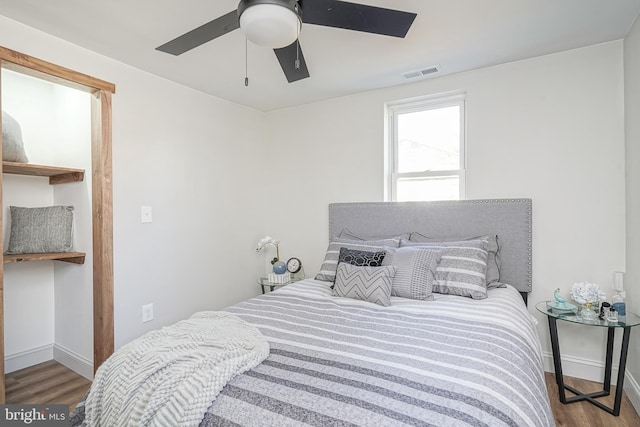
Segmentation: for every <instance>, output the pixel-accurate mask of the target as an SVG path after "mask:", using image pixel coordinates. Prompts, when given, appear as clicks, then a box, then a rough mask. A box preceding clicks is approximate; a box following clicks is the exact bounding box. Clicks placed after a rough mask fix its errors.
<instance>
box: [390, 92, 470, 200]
mask: <svg viewBox="0 0 640 427" xmlns="http://www.w3.org/2000/svg"><path fill="white" fill-rule="evenodd" d="M465 101H466V94H465V93H464V92H456V93H448V94H441V95H434V96H428V97H421V98H414V99H411V100H404V101H398V102H392V103H387V104H386V105H385V111H386V114H385V115H386V120H385V125H386V126H385V127H386V137H385V168H384V169H385V170H384V176H385V178H384V193H385V194H384V197H385V201H393V202H395V201H397V183H398V180H399V179H401V178H426V177H443V178H444V177H451V176H457V177H458V178H459V184H460V187H459V197H460V200H464V199H465V198H466V157H467V156H466V141H467V138H466V108H465V107H466V106H465ZM453 106H459V107H460V169H453V170H443V171H424V172H405V173H399V172H397V170H398V115H399V114H404V113H413V112H418V111H424V110H434V109H438V108H445V107H453Z"/></svg>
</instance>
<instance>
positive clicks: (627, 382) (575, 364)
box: [542, 352, 640, 414]
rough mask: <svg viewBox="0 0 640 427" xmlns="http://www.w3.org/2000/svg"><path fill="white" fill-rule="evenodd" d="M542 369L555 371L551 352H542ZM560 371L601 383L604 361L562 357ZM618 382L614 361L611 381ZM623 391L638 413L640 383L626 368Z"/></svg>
mask: <svg viewBox="0 0 640 427" xmlns="http://www.w3.org/2000/svg"><path fill="white" fill-rule="evenodd" d="M542 356H543V357H544V370H545V371H547V372H555V369H554V367H553V354H552V353H549V352H543V353H542ZM562 373H563V374H564V375H566V376H569V377H576V378H582V379H585V380H589V381H596V382H599V383H602V381H603V379H604V362H600V361H596V360H591V359H583V358H581V357H571V356H563V357H562ZM617 382H618V364H617V363H614V364H613V365H612V367H611V383H612V384H613V385H616V383H617ZM624 392H625V393H626V394H627V397H628V398H629V400H630V401H631V404H632V405H633V407H634V408H635V410H636V412H637V413H639V414H640V385H638V382H637V381H636V379H635V378H634V377H633V375H631V373H630V372H629V371H628V370H627V371H626V372H625V376H624Z"/></svg>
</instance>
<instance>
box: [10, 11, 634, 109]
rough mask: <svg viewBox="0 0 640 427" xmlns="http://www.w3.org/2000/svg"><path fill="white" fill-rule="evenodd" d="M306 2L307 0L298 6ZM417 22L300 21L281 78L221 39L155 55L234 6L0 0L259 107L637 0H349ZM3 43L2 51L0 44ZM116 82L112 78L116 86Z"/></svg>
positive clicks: (619, 22)
mask: <svg viewBox="0 0 640 427" xmlns="http://www.w3.org/2000/svg"><path fill="white" fill-rule="evenodd" d="M306 1H313V0H306ZM354 2H358V3H363V4H368V5H372V6H379V7H386V8H390V9H399V10H404V11H408V12H414V13H417V14H418V16H417V18H416V20H415V21H414V23H413V26H412V27H411V29H410V30H409V33H408V34H407V37H406V38H404V39H398V38H394V37H385V36H379V35H374V34H366V33H360V32H355V31H348V30H341V29H336V28H329V27H321V26H316V25H308V24H305V25H303V27H302V32H301V34H300V43H301V46H302V49H303V51H304V55H305V59H306V62H307V66H308V67H309V73H310V74H311V77H310V78H308V79H304V80H300V81H298V82H295V83H291V84H289V83H287V81H286V79H285V77H284V74H283V73H282V70H281V68H280V65H279V64H278V61H277V59H276V56H275V54H274V53H273V51H272V50H270V49H265V48H260V47H258V46H255V45H252V44H251V43H249V51H248V58H249V63H248V67H249V80H250V84H249V87H245V86H244V72H245V39H244V37H243V35H242V32H241V31H240V30H236V31H233V32H231V33H228V34H226V35H224V36H222V37H220V38H218V39H215V40H213V41H211V42H209V43H207V44H205V45H202V46H200V47H198V48H195V49H193V50H191V51H189V52H187V53H184V54H183V55H180V56H173V55H168V54H166V53H162V52H159V51H156V50H155V48H156V47H157V46H159V45H161V44H163V43H165V42H167V41H169V40H171V39H173V38H175V37H177V36H179V35H181V34H183V33H185V32H187V31H189V30H191V29H193V28H195V27H197V26H200V25H202V24H204V23H206V22H208V21H210V20H212V19H214V18H216V17H218V16H220V15H223V14H225V13H227V12H230V11H232V10H234V9H235V8H236V7H237V0H183V1H176V0H109V1H97V0H47V1H42V0H0V14H1V15H4V16H6V17H8V18H11V19H14V20H16V21H19V22H22V23H24V24H26V25H29V26H31V27H34V28H37V29H39V30H42V31H45V32H47V33H50V34H52V35H55V36H57V37H60V38H62V39H65V40H67V41H70V42H72V43H74V44H77V45H79V46H82V47H85V48H88V49H90V50H93V51H95V52H98V53H101V54H103V55H106V56H108V57H111V58H114V59H117V60H119V61H122V62H124V63H127V64H130V65H132V66H134V67H137V68H140V69H142V70H146V71H148V72H151V73H153V74H156V75H159V76H162V77H165V78H167V79H169V80H173V81H175V82H179V83H181V84H184V85H185V86H189V87H192V88H194V89H197V90H200V91H202V92H206V93H209V94H211V95H215V96H217V97H220V98H223V99H227V100H229V101H233V102H236V103H239V104H243V105H247V106H250V107H253V108H256V109H258V110H262V111H270V110H275V109H281V108H287V107H292V106H296V105H301V104H306V103H310V102H315V101H319V100H323V99H328V98H333V97H339V96H344V95H348V94H352V93H357V92H362V91H366V90H371V89H377V88H381V87H388V86H393V85H399V84H403V83H407V82H412V81H415V80H406V79H405V78H404V77H403V76H402V75H401V73H403V72H406V71H411V70H416V69H421V68H425V67H428V66H432V65H436V64H437V65H438V66H439V67H440V72H439V73H437V74H433V75H431V78H432V77H434V76H442V75H446V74H451V73H456V72H460V71H465V70H470V69H475V68H480V67H486V66H490V65H495V64H501V63H505V62H510V61H514V60H519V59H524V58H530V57H534V56H539V55H545V54H549V53H554V52H560V51H564V50H568V49H573V48H578V47H582V46H588V45H592V44H597V43H602V42H607V41H611V40H617V39H621V38H624V36H625V34H626V33H627V31H628V30H629V28H630V27H631V25H632V24H633V22H634V20H635V19H636V17H637V16H638V13H639V12H640V0H359V1H354ZM7 47H9V48H10V47H11V46H7ZM116 83H117V82H116Z"/></svg>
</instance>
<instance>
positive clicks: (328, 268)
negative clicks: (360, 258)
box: [315, 237, 400, 283]
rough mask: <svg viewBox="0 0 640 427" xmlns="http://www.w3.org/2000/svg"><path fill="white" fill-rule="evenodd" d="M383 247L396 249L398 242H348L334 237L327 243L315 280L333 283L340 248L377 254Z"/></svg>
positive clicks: (387, 240) (385, 240) (388, 240)
mask: <svg viewBox="0 0 640 427" xmlns="http://www.w3.org/2000/svg"><path fill="white" fill-rule="evenodd" d="M384 246H391V247H394V248H397V247H398V246H400V241H399V240H395V239H384V240H348V239H341V238H339V237H334V238H333V239H332V240H331V243H329V247H328V248H327V252H326V254H325V256H324V262H323V263H322V266H321V267H320V271H319V272H318V274H316V277H315V278H316V280H322V281H324V282H332V283H333V282H335V280H336V268H337V267H338V257H339V255H340V248H347V249H356V250H359V251H368V252H379V251H381V250H382V248H383V247H384Z"/></svg>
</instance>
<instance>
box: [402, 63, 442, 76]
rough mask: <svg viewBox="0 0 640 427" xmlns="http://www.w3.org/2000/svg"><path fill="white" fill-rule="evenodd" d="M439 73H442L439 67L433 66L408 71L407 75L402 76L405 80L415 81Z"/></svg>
mask: <svg viewBox="0 0 640 427" xmlns="http://www.w3.org/2000/svg"><path fill="white" fill-rule="evenodd" d="M438 71H440V69H439V68H438V66H437V65H433V66H431V67H427V68H423V69H422V70H414V71H407V72H406V73H402V76H403V77H404V78H405V79H415V78H418V77H423V76H427V75H429V74H433V73H437V72H438Z"/></svg>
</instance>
